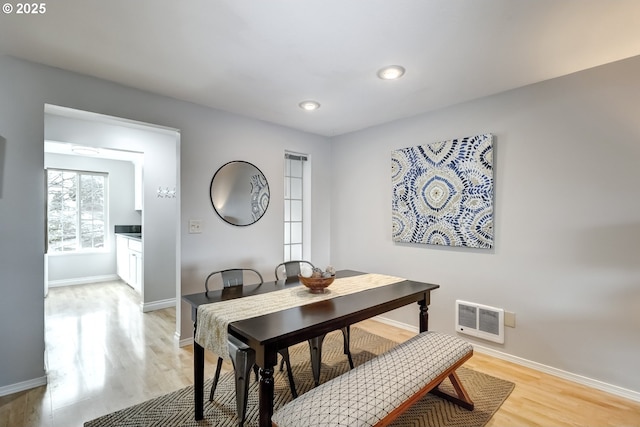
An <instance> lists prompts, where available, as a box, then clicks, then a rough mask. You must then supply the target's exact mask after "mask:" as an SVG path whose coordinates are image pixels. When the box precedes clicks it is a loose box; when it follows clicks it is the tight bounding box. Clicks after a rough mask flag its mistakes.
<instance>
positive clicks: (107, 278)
mask: <svg viewBox="0 0 640 427" xmlns="http://www.w3.org/2000/svg"><path fill="white" fill-rule="evenodd" d="M113 280H120V277H119V276H118V275H117V274H105V275H103V276H89V277H78V278H75V279H62V280H49V282H48V284H49V287H50V288H58V287H60V286H73V285H86V284H88V283H101V282H111V281H113Z"/></svg>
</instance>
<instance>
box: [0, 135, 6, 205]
mask: <svg viewBox="0 0 640 427" xmlns="http://www.w3.org/2000/svg"><path fill="white" fill-rule="evenodd" d="M6 146H7V140H6V139H4V137H3V136H2V135H0V199H2V184H3V183H4V180H3V179H2V177H3V176H4V158H5V155H4V153H5V151H6V149H5V147H6Z"/></svg>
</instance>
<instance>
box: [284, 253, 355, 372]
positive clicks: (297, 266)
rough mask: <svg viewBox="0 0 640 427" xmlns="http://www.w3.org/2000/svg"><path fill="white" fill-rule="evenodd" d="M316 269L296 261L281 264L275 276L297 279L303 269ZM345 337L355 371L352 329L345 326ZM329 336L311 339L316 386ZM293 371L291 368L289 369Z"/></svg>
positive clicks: (310, 347) (310, 264)
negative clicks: (324, 344)
mask: <svg viewBox="0 0 640 427" xmlns="http://www.w3.org/2000/svg"><path fill="white" fill-rule="evenodd" d="M305 266H306V267H310V268H311V269H313V268H315V267H314V265H313V264H312V263H310V262H309V261H304V260H294V261H285V262H281V263H280V264H278V265H277V266H276V269H275V276H276V280H289V279H293V278H297V277H298V275H299V274H300V272H301V270H302V268H303V267H305ZM341 331H342V337H343V351H344V354H346V355H347V359H348V360H349V367H350V368H351V369H353V359H352V358H351V350H350V348H349V342H350V336H351V327H350V326H345V327H344V328H342V329H341ZM326 335H327V334H323V335H320V336H318V337H314V338H311V339H310V340H309V351H310V353H311V370H312V372H313V379H314V382H315V385H319V384H320V367H321V364H322V341H323V340H324V337H325V336H326ZM284 364H285V360H284V359H283V360H282V361H281V362H280V371H282V370H283V369H284ZM288 369H289V371H291V369H290V368H288Z"/></svg>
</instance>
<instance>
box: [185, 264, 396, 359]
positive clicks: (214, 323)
mask: <svg viewBox="0 0 640 427" xmlns="http://www.w3.org/2000/svg"><path fill="white" fill-rule="evenodd" d="M403 280H405V279H403V278H400V277H394V276H386V275H383V274H362V275H358V276H352V277H343V278H340V279H336V280H334V282H333V283H332V284H331V285H330V286H329V287H328V288H326V290H325V292H324V293H322V294H312V293H311V292H309V290H308V289H307V287H305V286H304V285H300V286H294V287H291V288H288V289H282V290H279V291H273V292H268V293H265V294H259V295H251V296H248V297H243V298H236V299H232V300H228V301H220V302H214V303H211V304H203V305H201V306H199V307H198V313H197V318H196V322H197V323H196V324H197V327H196V336H195V341H196V342H197V343H198V344H200V345H201V346H202V347H204V348H206V349H207V350H210V351H212V352H214V353H215V354H217V355H218V356H220V357H222V358H223V359H225V360H229V348H228V344H227V341H228V331H229V323H231V322H235V321H237V320H243V319H249V318H252V317H257V316H262V315H264V314H269V313H274V312H276V311H281V310H286V309H288V308H293V307H298V306H302V305H306V304H311V303H314V302H317V301H323V300H327V299H331V298H336V297H339V296H342V295H348V294H352V293H355V292H360V291H364V290H367V289H373V288H377V287H380V286H386V285H390V284H392V283H397V282H400V281H403Z"/></svg>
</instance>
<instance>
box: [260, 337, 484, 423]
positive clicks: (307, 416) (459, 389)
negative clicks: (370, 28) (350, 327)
mask: <svg viewBox="0 0 640 427" xmlns="http://www.w3.org/2000/svg"><path fill="white" fill-rule="evenodd" d="M472 355H473V347H472V346H471V345H470V344H469V343H467V342H466V341H464V340H462V339H460V338H457V337H453V336H449V335H445V334H441V333H437V332H423V333H421V334H419V335H416V336H415V337H413V338H411V339H409V340H408V341H405V342H403V343H401V344H398V345H397V346H396V347H394V348H392V349H391V350H389V351H388V352H386V353H383V354H381V355H379V356H377V357H375V358H373V359H372V360H369V361H368V362H366V363H363V364H362V365H360V366H357V367H356V368H355V369H352V370H350V371H348V372H346V373H344V374H342V375H340V376H338V377H336V378H333V379H332V380H330V381H328V382H326V383H324V384H321V385H319V386H318V387H316V388H314V389H312V390H310V391H308V392H307V393H304V394H303V395H301V396H300V397H298V398H297V399H294V400H292V401H291V402H289V403H287V404H286V405H284V406H283V407H282V408H280V409H279V410H277V411H276V412H275V413H274V414H273V417H272V418H271V420H272V422H273V425H274V426H277V427H300V426H305V427H320V426H324V427H329V426H331V427H335V426H349V427H355V426H386V425H388V424H390V423H391V422H392V421H393V420H394V419H395V418H397V417H398V416H399V415H400V414H402V413H403V412H404V411H405V410H406V409H407V408H408V407H409V406H410V405H412V404H413V403H415V402H416V401H418V400H419V399H420V398H421V397H423V396H424V395H425V394H426V393H428V392H432V393H434V394H437V395H438V396H441V397H443V398H445V399H448V400H451V401H452V402H454V403H456V404H458V405H461V406H463V407H464V408H466V409H469V410H473V402H472V401H471V399H470V398H469V396H468V394H467V392H466V390H465V389H464V387H463V386H462V384H461V383H460V380H459V378H458V376H457V375H456V373H455V371H456V369H457V368H458V367H460V366H461V365H462V364H463V363H464V362H465V361H466V360H467V359H469V358H470V357H471V356H472ZM447 377H449V379H450V380H451V383H452V385H453V388H454V390H455V392H456V395H457V396H453V395H449V394H446V393H444V392H442V391H441V390H438V389H437V387H438V385H440V383H441V382H442V381H443V380H444V379H445V378H447Z"/></svg>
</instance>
